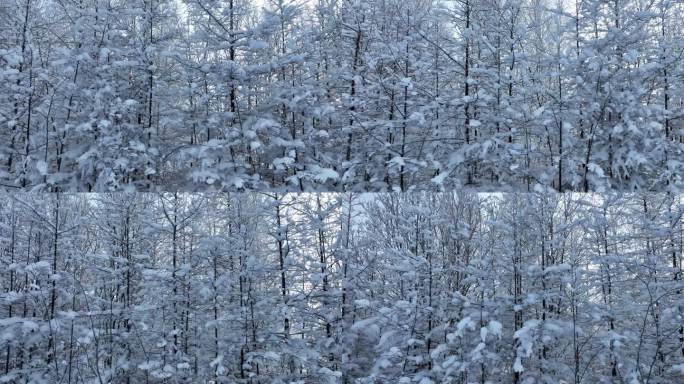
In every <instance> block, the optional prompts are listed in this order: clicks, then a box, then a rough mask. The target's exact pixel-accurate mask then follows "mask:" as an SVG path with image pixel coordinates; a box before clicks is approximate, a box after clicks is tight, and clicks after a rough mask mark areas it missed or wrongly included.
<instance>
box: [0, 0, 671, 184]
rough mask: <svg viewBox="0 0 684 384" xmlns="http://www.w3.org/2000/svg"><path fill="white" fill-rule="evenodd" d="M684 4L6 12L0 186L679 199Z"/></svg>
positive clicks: (124, 2) (187, 6)
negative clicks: (642, 194) (614, 194)
mask: <svg viewBox="0 0 684 384" xmlns="http://www.w3.org/2000/svg"><path fill="white" fill-rule="evenodd" d="M683 13H684V7H683V5H682V1H680V0H653V1H641V0H577V1H561V0H523V1H520V0H443V1H440V0H412V1H402V0H369V1H357V0H310V1H304V0H264V1H262V2H255V1H252V0H221V1H219V0H179V1H169V0H3V1H2V2H0V34H1V35H2V39H0V135H1V136H2V137H3V140H2V145H0V182H2V184H3V185H5V186H6V187H23V188H37V189H41V190H62V191H67V190H68V191H90V190H96V191H113V190H131V189H135V190H157V189H162V190H169V189H173V190H197V189H199V190H206V188H215V189H222V190H233V189H242V188H246V189H259V190H263V189H279V190H290V191H293V190H312V189H319V190H333V189H334V190H374V191H383V190H409V189H412V188H413V189H422V190H426V189H439V188H452V187H454V186H462V185H465V186H469V187H473V188H478V189H483V190H506V189H511V190H516V191H521V190H539V189H556V190H561V191H563V190H575V191H603V190H610V189H616V190H630V191H633V190H656V191H664V190H680V189H681V188H682V185H684V184H683V183H684V181H683V180H682V174H684V166H683V163H682V159H683V148H682V146H683V144H682V140H683V139H682V138H683V137H684V135H683V133H682V127H683V123H682V117H683V112H682V111H683V108H682V106H683V103H684V81H683V80H684V78H683V74H684V66H683V65H682V62H683V61H682V60H681V58H682V54H683V53H684V33H683V28H684V27H683V24H682V23H681V15H682V14H683Z"/></svg>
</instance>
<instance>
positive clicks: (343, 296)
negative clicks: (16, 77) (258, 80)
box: [0, 193, 684, 384]
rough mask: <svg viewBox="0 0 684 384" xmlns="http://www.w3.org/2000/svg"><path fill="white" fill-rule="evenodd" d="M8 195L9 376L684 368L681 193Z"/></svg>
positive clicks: (290, 376)
mask: <svg viewBox="0 0 684 384" xmlns="http://www.w3.org/2000/svg"><path fill="white" fill-rule="evenodd" d="M1 197H2V199H3V201H6V202H7V204H3V205H2V206H0V246H1V247H2V253H0V271H2V272H0V287H2V288H3V289H2V293H1V294H0V330H1V333H0V381H1V382H19V383H23V382H28V383H43V382H61V383H125V382H134V383H185V382H207V381H209V380H213V381H214V382H216V383H303V382H306V383H369V384H370V383H412V382H414V383H421V384H430V383H461V384H465V383H473V382H478V383H514V384H518V383H562V382H565V383H574V384H579V383H598V382H625V383H671V384H674V383H680V382H682V380H684V326H683V322H682V315H683V314H684V294H683V292H684V271H683V269H682V261H683V258H682V250H683V249H682V244H684V227H683V226H682V213H683V212H684V205H683V201H682V199H681V197H673V196H671V195H636V194H634V195H626V196H618V195H610V194H606V195H590V194H580V195H570V194H566V195H552V194H549V195H537V194H495V195H476V194H470V193H444V194H435V193H432V194H426V193H415V194H411V193H408V194H370V195H369V194H365V195H353V194H299V195H294V194H288V195H277V194H264V193H260V194H257V193H239V194H186V195H183V194H171V193H167V194H143V193H139V194H132V195H126V194H96V195H93V194H85V195H65V194H49V195H34V194H18V193H15V194H11V195H3V196H1Z"/></svg>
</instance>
